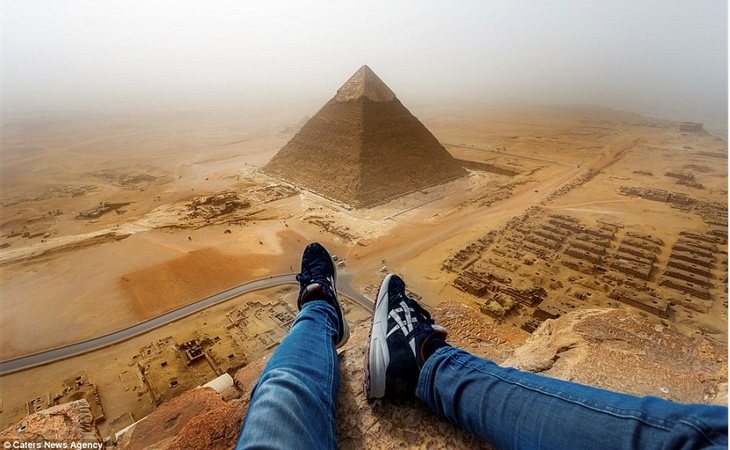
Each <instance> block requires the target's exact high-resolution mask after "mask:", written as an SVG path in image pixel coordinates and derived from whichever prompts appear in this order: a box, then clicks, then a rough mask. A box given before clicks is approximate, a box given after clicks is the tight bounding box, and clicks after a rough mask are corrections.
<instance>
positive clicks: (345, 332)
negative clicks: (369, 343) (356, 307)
mask: <svg viewBox="0 0 730 450" xmlns="http://www.w3.org/2000/svg"><path fill="white" fill-rule="evenodd" d="M327 254H328V255H329V252H327ZM330 263H331V264H332V273H333V275H332V290H333V291H334V293H335V300H336V303H337V310H338V312H339V315H340V317H342V334H341V335H340V340H339V341H337V344H336V348H340V347H342V346H343V345H345V344H346V343H347V341H348V340H349V339H350V327H349V326H348V325H347V319H346V318H345V313H344V312H343V311H342V306H340V297H339V296H338V295H337V265H336V264H335V260H334V259H332V256H330Z"/></svg>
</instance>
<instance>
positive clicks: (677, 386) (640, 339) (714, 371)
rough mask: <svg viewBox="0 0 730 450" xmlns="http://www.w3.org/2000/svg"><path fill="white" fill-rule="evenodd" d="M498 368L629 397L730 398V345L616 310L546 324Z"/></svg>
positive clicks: (703, 400)
mask: <svg viewBox="0 0 730 450" xmlns="http://www.w3.org/2000/svg"><path fill="white" fill-rule="evenodd" d="M503 365H508V366H512V367H515V368H518V369H522V370H529V371H532V372H538V373H541V374H543V375H547V376H550V377H553V378H560V379H564V380H571V381H575V382H578V383H582V384H588V385H592V386H597V387H601V388H605V389H610V390H614V391H619V392H625V393H629V394H634V395H653V396H657V397H663V398H666V399H669V400H674V401H678V402H687V403H715V404H726V403H727V347H725V346H721V345H719V344H716V343H714V342H712V341H709V340H707V339H704V338H702V337H700V336H695V337H689V336H685V335H684V334H681V333H679V332H678V331H676V330H674V329H672V328H668V327H665V326H663V325H659V324H656V323H653V322H650V321H648V320H646V319H644V318H642V317H640V316H637V315H634V314H630V313H628V312H626V311H621V310H606V309H593V310H583V311H576V312H574V313H571V314H567V315H565V316H562V317H561V318H559V319H556V320H549V321H546V322H545V323H544V324H543V325H542V326H541V327H540V328H538V329H537V330H536V331H535V332H534V333H533V334H532V336H531V337H530V339H529V340H528V341H527V342H526V343H525V344H524V345H522V346H520V347H519V348H518V349H516V350H515V352H514V354H513V356H512V357H510V358H508V359H507V360H506V361H505V362H504V363H503Z"/></svg>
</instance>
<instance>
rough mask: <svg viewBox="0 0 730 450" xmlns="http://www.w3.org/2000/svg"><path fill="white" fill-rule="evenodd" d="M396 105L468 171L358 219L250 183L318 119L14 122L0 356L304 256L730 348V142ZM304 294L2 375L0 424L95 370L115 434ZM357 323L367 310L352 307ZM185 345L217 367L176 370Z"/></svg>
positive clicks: (277, 321) (269, 341)
mask: <svg viewBox="0 0 730 450" xmlns="http://www.w3.org/2000/svg"><path fill="white" fill-rule="evenodd" d="M353 95H357V94H353ZM404 104H405V102H404ZM405 106H406V107H408V109H409V110H410V111H411V113H413V115H414V116H415V117H417V118H418V120H420V121H421V122H422V123H423V125H425V128H426V129H427V130H428V131H429V132H430V133H432V134H433V136H435V139H437V140H438V143H440V145H441V146H443V148H444V149H445V150H446V151H447V152H448V154H449V155H450V158H453V160H454V161H456V162H457V163H458V165H459V170H463V174H464V175H463V176H457V177H452V176H449V177H447V178H448V180H446V181H445V182H441V183H440V184H438V183H429V185H428V187H422V186H416V187H415V189H414V190H412V192H410V193H408V194H406V195H403V196H399V197H397V198H394V199H386V200H387V201H385V202H376V203H377V204H376V205H375V206H371V207H367V208H362V207H359V206H358V205H352V204H348V203H346V202H344V201H338V200H333V199H332V198H333V196H332V195H327V194H328V193H327V192H324V193H322V194H321V195H320V194H317V193H316V192H315V191H314V190H313V189H311V187H305V188H302V187H300V186H298V185H297V184H296V183H293V182H290V181H286V180H285V179H282V178H280V177H274V176H271V175H269V174H267V172H266V171H262V170H260V169H261V168H262V167H264V165H265V164H266V163H267V162H269V161H270V160H271V159H272V158H273V157H274V155H275V154H277V152H278V151H279V150H280V149H281V148H282V147H284V146H285V145H286V144H287V142H289V141H290V140H291V139H292V138H293V137H294V136H295V135H296V133H297V131H298V130H299V129H300V128H301V127H302V126H303V125H304V124H305V123H307V117H304V116H305V114H307V115H309V116H314V114H316V108H315V109H314V110H295V111H294V112H292V111H289V112H288V113H286V114H277V115H275V114H270V113H265V114H264V113H262V114H259V115H258V116H254V115H251V114H236V113H235V112H226V113H225V114H224V113H223V112H222V111H221V112H219V114H212V115H211V114H207V115H202V114H201V115H199V116H196V115H195V114H189V115H185V116H184V117H180V116H179V115H176V114H172V113H171V114H170V115H167V116H165V115H159V116H156V117H154V118H144V120H143V119H139V118H131V117H125V116H113V115H109V116H102V117H94V118H90V117H83V116H79V117H73V118H66V119H64V120H60V119H58V120H55V119H50V118H44V117H38V118H34V119H33V120H30V119H26V120H23V121H16V122H13V123H9V124H6V125H5V127H4V138H3V148H2V164H0V180H1V181H0V183H1V184H2V195H1V197H2V198H0V201H1V202H2V206H0V211H2V214H1V218H2V221H1V223H0V247H2V248H1V249H0V267H1V270H0V293H1V294H2V295H0V310H1V311H2V312H3V313H2V315H0V360H2V361H6V360H10V359H13V358H17V357H21V356H23V355H28V354H32V353H36V352H40V351H43V350H47V349H51V348H56V347H59V346H64V345H67V344H70V343H74V342H78V341H81V340H84V339H88V338H91V337H95V336H100V335H103V334H106V333H109V332H112V331H115V330H118V329H121V328H124V327H128V326H130V325H133V324H136V323H139V322H141V321H144V320H147V319H149V318H152V317H155V316H157V315H159V314H161V313H163V312H165V311H169V310H172V309H175V308H178V307H181V306H184V305H186V304H189V303H191V302H194V301H196V300H199V299H201V298H203V297H206V296H208V295H212V294H215V293H217V292H221V291H223V290H225V289H227V288H229V287H232V286H236V285H239V284H242V283H245V282H247V281H251V280H254V279H259V278H264V277H267V276H272V275H279V274H285V273H293V272H296V271H297V270H298V264H299V258H300V254H301V250H302V249H303V248H304V246H305V245H306V244H307V243H308V242H310V241H314V240H317V241H320V242H322V243H323V244H324V245H326V246H327V247H328V248H329V249H330V250H331V252H332V253H333V254H335V255H337V257H338V260H340V261H343V262H342V263H341V268H340V271H341V273H343V274H346V275H348V274H349V275H350V276H351V277H352V278H351V281H350V283H351V285H352V286H353V288H355V289H356V290H358V291H359V292H362V293H363V294H364V295H365V296H366V297H369V298H371V299H372V298H373V296H374V294H375V290H376V289H377V286H378V285H379V283H380V280H381V279H382V277H383V276H384V275H385V273H387V272H389V271H392V272H397V273H399V274H401V275H403V276H404V278H405V280H406V281H407V283H408V286H409V288H410V290H411V291H412V293H413V294H414V295H417V296H419V297H420V298H422V301H423V302H424V303H425V304H426V305H432V306H433V305H437V304H439V303H441V302H444V301H446V302H455V303H461V304H465V305H468V306H471V307H474V308H475V310H477V311H480V313H479V314H482V315H483V316H484V317H485V318H486V319H487V320H489V321H493V322H495V323H503V324H512V325H514V326H515V327H516V328H521V329H522V331H521V332H524V333H529V332H530V331H531V330H534V329H535V327H536V326H537V325H539V324H540V323H541V322H542V321H544V320H546V319H549V318H553V317H559V316H560V315H561V314H563V313H564V312H567V311H570V310H574V309H581V308H590V307H595V306H603V307H609V308H617V309H624V310H629V311H632V312H634V313H638V314H641V315H644V316H646V317H647V318H649V319H650V320H653V321H655V322H656V323H657V324H664V326H670V327H672V328H674V329H676V330H678V331H680V332H681V333H684V334H687V335H692V336H697V337H698V338H701V339H707V340H711V341H714V342H717V343H720V344H724V345H726V344H727V273H728V269H727V264H728V259H727V157H728V153H727V142H726V141H725V140H723V139H721V138H718V137H716V136H713V135H711V134H709V133H707V132H705V131H704V130H703V129H702V127H701V126H699V125H696V124H686V123H676V122H671V121H667V120H661V119H654V118H650V117H642V116H639V115H637V114H633V113H629V112H621V111H615V110H610V109H606V108H600V107H579V106H525V105H522V106H508V105H499V106H496V105H491V106H487V105H480V106H475V105H471V106H459V107H454V106H450V107H443V106H440V107H437V106H409V105H407V104H406V105H405ZM462 168H463V169H462ZM401 170H403V171H404V172H405V171H407V170H408V168H407V167H403V168H401ZM384 195H385V194H384ZM387 195H388V197H389V198H390V197H392V196H391V195H390V193H387ZM294 295H295V293H293V291H292V290H291V287H289V288H287V287H286V286H283V287H280V288H271V289H269V290H265V291H261V292H257V293H252V294H247V295H245V296H243V297H240V298H237V299H234V300H231V301H230V302H227V303H224V304H221V305H218V306H216V307H214V308H211V309H209V310H206V311H204V312H202V313H200V314H196V315H193V316H190V317H188V318H186V319H183V320H181V321H178V322H175V323H173V324H169V325H166V326H165V327H162V328H159V329H157V330H155V331H152V332H150V333H147V334H145V335H142V336H139V337H136V338H134V339H132V340H129V341H126V342H123V343H120V344H117V345H114V346H111V347H107V348H104V349H100V350H97V351H94V352H92V353H87V354H85V355H81V356H78V357H74V358H71V359H67V360H64V361H60V362H56V363H53V364H48V365H44V366H40V367H36V368H33V369H28V370H26V371H22V372H17V373H13V374H6V375H3V376H0V391H2V395H3V398H2V400H1V401H0V428H4V427H5V426H6V425H8V424H10V423H13V422H14V421H16V420H18V418H19V417H22V416H23V415H25V414H26V413H27V412H28V411H29V410H32V409H33V408H39V407H40V406H43V405H47V404H52V403H53V402H54V401H58V400H59V399H63V398H66V397H64V395H69V393H68V392H65V393H63V392H64V391H63V389H64V388H63V386H64V380H67V379H69V378H70V377H71V378H73V377H74V376H77V374H78V373H83V374H84V377H85V378H84V380H87V381H85V383H86V384H85V386H89V387H88V389H87V391H84V392H85V394H84V395H87V394H86V392H91V394H88V395H91V396H92V397H94V396H95V395H96V397H94V398H98V399H99V404H100V405H101V406H99V408H100V409H101V410H103V413H104V417H103V418H99V421H100V427H101V429H102V431H103V432H104V433H107V434H108V435H111V434H113V433H114V432H116V431H118V430H120V429H121V428H123V427H125V426H127V425H129V424H130V423H131V422H132V421H134V420H137V419H139V418H140V417H143V416H144V415H145V414H147V413H149V412H150V411H151V410H152V409H154V407H155V405H156V404H158V403H159V402H160V401H163V400H164V399H167V398H170V396H174V395H176V394H175V392H177V391H179V390H182V387H184V388H188V387H193V386H195V385H197V384H201V383H203V382H205V381H206V380H207V379H209V378H212V377H214V376H216V375H217V374H219V373H222V372H226V371H229V370H232V369H234V368H237V367H240V366H242V365H245V364H246V362H247V361H248V360H251V359H253V358H255V357H257V356H258V355H260V354H262V353H263V352H265V351H266V350H267V349H270V348H271V346H274V345H276V343H277V342H278V340H279V339H281V337H282V336H283V335H284V333H285V330H286V327H287V326H288V325H287V324H288V323H289V322H288V321H290V320H291V317H292V315H293V314H295V312H296V306H295V302H294ZM237 310H238V311H241V312H239V313H236V311H237ZM236 314H239V315H236ZM241 314H242V315H241ZM347 316H348V318H349V319H350V320H351V321H354V322H362V321H366V320H367V317H368V311H367V310H366V309H363V308H362V307H361V306H359V305H357V304H355V303H351V304H350V305H349V306H348V312H347ZM216 337H218V340H216V339H215V338H216ZM188 342H191V343H190V344H189V345H187V346H186V343H188ZM249 344H250V346H249V347H247V345H249ZM191 349H192V350H191ZM195 349H198V350H200V351H201V352H202V354H203V355H204V358H203V360H205V361H206V362H200V361H202V360H200V359H195V358H197V356H196V357H195V358H193V357H191V356H185V355H186V354H187V353H186V352H187V351H188V350H190V351H193V350H195ZM195 351H197V350H195ZM195 351H193V353H191V354H197V353H195ZM145 352H147V353H145ZM165 355H167V356H165ZM229 355H233V356H229ZM156 358H157V359H156ZM160 358H162V360H158V359H160ZM165 358H168V359H170V358H171V359H170V360H172V359H175V358H193V359H190V361H191V362H190V364H182V365H180V366H177V365H173V364H164V365H163V364H162V362H164V361H168V360H166V359H165ZM163 360H164V361H163ZM120 380H121V381H120ZM173 381H174V383H173ZM91 385H93V386H91ZM177 386H180V388H177ZM84 389H86V388H84ZM93 392H97V394H98V395H97V394H93ZM59 393H61V394H62V395H60V396H59V395H56V394H59ZM54 399H55V400H54Z"/></svg>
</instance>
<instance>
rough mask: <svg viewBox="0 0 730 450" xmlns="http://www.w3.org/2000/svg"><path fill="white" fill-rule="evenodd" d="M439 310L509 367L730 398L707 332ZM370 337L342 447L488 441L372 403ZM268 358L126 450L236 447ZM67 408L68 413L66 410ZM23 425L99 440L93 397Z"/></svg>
mask: <svg viewBox="0 0 730 450" xmlns="http://www.w3.org/2000/svg"><path fill="white" fill-rule="evenodd" d="M433 313H434V317H435V318H436V320H437V321H438V323H440V324H443V325H444V326H445V327H446V328H447V329H448V330H449V332H450V334H449V342H450V343H451V344H453V345H455V346H458V347H461V348H463V349H465V350H467V351H469V352H472V353H474V354H477V355H480V356H483V357H486V358H489V359H491V360H493V361H495V362H498V363H500V364H502V365H509V366H512V367H516V368H519V369H522V370H530V371H533V372H538V373H541V374H543V375H546V376H551V377H555V378H561V379H566V380H571V381H575V382H578V383H583V384H588V385H593V386H598V387H602V388H607V389H612V390H616V391H620V392H627V393H631V394H635V395H654V396H658V397H664V398H668V399H671V400H675V401H680V402H697V403H716V404H723V403H726V402H727V381H726V374H727V347H725V346H721V345H718V344H716V343H713V342H710V341H708V340H705V339H704V338H702V337H701V336H696V337H689V336H685V335H683V334H681V333H679V332H677V331H675V330H673V329H671V328H668V327H665V326H662V325H658V324H656V323H654V322H650V321H648V320H646V319H644V318H643V317H641V316H636V315H633V314H630V313H628V312H625V311H620V310H606V309H595V310H585V311H576V312H573V313H569V314H566V315H564V316H562V317H561V318H559V319H556V320H547V321H546V322H544V324H543V325H542V326H541V327H540V328H538V329H537V330H536V331H535V332H534V333H533V334H532V336H530V335H529V334H528V333H526V332H524V331H522V330H520V329H518V328H516V327H511V326H504V325H497V324H494V323H491V321H489V320H488V319H486V318H485V316H483V315H481V314H479V313H478V312H476V311H475V310H473V309H471V308H468V307H466V306H462V305H458V304H442V305H440V306H439V307H437V308H433ZM367 337H368V325H367V324H359V325H356V326H353V328H352V336H351V338H350V341H349V342H348V344H347V345H346V346H345V347H343V348H342V349H341V350H340V352H339V358H340V370H341V385H340V392H339V397H338V400H337V435H338V441H339V446H340V448H343V449H351V448H357V449H371V448H372V449H381V448H398V447H404V446H405V447H408V448H489V446H488V445H486V444H485V443H482V442H479V441H478V440H477V439H476V438H475V437H473V436H472V435H470V434H468V433H465V432H463V431H461V430H459V429H458V428H457V427H455V426H454V425H451V424H450V423H448V422H445V421H442V420H440V419H438V418H437V417H436V416H434V415H433V414H432V413H431V412H430V411H429V410H428V409H427V408H426V407H425V406H424V405H423V404H421V403H420V402H417V401H411V402H406V401H400V402H389V401H376V402H374V403H372V404H369V403H368V401H367V400H366V399H365V397H364V396H363V395H362V373H363V372H362V371H363V361H364V357H365V354H364V353H365V343H366V340H367ZM267 360H268V356H267V357H264V358H261V359H259V360H256V361H253V362H252V363H250V364H249V365H247V366H246V367H245V368H243V369H241V370H239V371H238V372H237V373H236V374H235V376H234V383H235V390H233V389H227V390H225V391H223V392H222V393H220V394H219V393H217V392H215V391H213V390H212V389H210V388H199V389H194V390H191V391H188V392H186V393H184V394H183V395H181V396H179V397H177V398H175V399H173V400H170V401H169V402H166V403H164V404H162V405H161V406H160V407H159V408H158V409H157V410H156V411H155V412H154V413H152V414H151V415H149V416H148V417H147V418H145V419H143V420H142V421H140V422H138V423H137V424H136V425H135V426H133V427H132V428H131V429H130V430H129V431H128V432H127V433H126V434H125V435H124V436H123V437H122V438H121V439H120V441H119V443H118V448H120V449H134V450H138V449H139V450H153V449H154V450H173V449H198V450H206V449H215V450H219V449H220V450H223V449H230V448H233V447H234V445H235V442H236V439H237V437H238V432H239V429H240V426H241V423H242V421H243V418H244V417H245V414H246V408H247V407H248V401H249V398H250V395H251V391H252V389H253V386H254V385H255V383H256V380H257V379H258V377H259V375H260V373H261V371H262V370H263V367H264V365H265V364H266V362H267ZM59 409H60V410H61V411H68V412H66V413H58V411H59ZM54 411H56V412H54ZM71 411H78V413H77V414H75V415H74V414H72V413H71ZM84 411H85V412H84ZM21 424H24V426H25V428H24V431H23V432H24V433H26V434H25V436H30V434H28V433H33V434H32V436H33V437H34V438H35V437H39V438H41V437H42V438H45V439H50V438H57V439H65V438H69V439H71V438H76V437H77V436H81V435H82V433H86V434H90V435H94V436H96V439H98V433H96V431H95V428H94V427H93V425H92V424H91V416H90V412H89V408H88V404H86V402H85V401H79V402H73V403H69V404H66V405H61V406H58V407H54V408H51V409H49V410H46V411H43V412H41V413H38V414H34V415H32V416H29V417H27V418H26V419H24V420H23V421H21V422H19V423H18V424H16V425H14V426H13V427H11V428H9V429H7V430H5V431H4V432H3V434H2V439H5V440H7V439H15V438H17V433H20V432H21V431H19V430H20V429H21Z"/></svg>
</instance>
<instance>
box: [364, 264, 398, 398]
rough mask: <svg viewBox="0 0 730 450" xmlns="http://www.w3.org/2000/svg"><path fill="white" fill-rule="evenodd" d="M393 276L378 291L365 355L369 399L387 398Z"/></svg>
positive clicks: (386, 279)
mask: <svg viewBox="0 0 730 450" xmlns="http://www.w3.org/2000/svg"><path fill="white" fill-rule="evenodd" d="M392 276H393V274H388V276H386V277H385V279H384V280H383V282H382V283H381V284H380V289H378V296H377V298H376V300H375V306H374V308H373V321H372V323H371V325H370V339H369V340H368V348H367V352H366V353H365V376H364V381H363V392H364V394H365V397H366V398H368V399H376V398H383V397H384V396H385V384H386V371H387V370H388V364H390V352H389V351H388V341H387V333H388V304H389V299H388V284H389V283H390V279H391V277H392Z"/></svg>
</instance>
